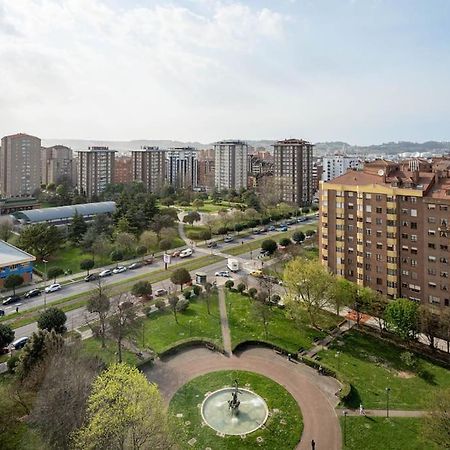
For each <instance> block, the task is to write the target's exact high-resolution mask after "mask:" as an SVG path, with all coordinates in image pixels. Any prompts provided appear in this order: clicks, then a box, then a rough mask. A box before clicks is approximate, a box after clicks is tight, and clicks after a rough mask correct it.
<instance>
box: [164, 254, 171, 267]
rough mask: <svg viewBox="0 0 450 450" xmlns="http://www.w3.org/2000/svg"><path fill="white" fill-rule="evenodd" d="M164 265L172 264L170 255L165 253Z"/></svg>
mask: <svg viewBox="0 0 450 450" xmlns="http://www.w3.org/2000/svg"><path fill="white" fill-rule="evenodd" d="M164 264H170V255H168V254H167V253H164Z"/></svg>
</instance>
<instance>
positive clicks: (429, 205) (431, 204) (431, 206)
mask: <svg viewBox="0 0 450 450" xmlns="http://www.w3.org/2000/svg"><path fill="white" fill-rule="evenodd" d="M428 209H436V205H434V204H433V203H430V204H428Z"/></svg>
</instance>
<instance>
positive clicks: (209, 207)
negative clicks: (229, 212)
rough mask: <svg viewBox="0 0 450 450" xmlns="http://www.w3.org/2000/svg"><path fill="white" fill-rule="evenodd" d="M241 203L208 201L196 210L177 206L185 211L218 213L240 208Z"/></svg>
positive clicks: (191, 207)
mask: <svg viewBox="0 0 450 450" xmlns="http://www.w3.org/2000/svg"><path fill="white" fill-rule="evenodd" d="M240 206H241V203H232V202H227V201H222V202H221V203H220V204H216V203H213V202H212V200H206V201H205V202H204V205H203V206H201V207H199V208H194V207H193V206H177V207H178V208H180V209H182V210H183V211H198V212H202V213H217V212H219V211H221V210H222V209H224V208H227V209H230V208H239V207H240Z"/></svg>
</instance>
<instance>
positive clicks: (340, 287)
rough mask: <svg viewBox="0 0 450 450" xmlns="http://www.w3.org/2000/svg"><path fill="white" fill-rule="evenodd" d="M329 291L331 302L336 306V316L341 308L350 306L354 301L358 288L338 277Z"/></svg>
mask: <svg viewBox="0 0 450 450" xmlns="http://www.w3.org/2000/svg"><path fill="white" fill-rule="evenodd" d="M331 289H332V290H331V300H332V302H333V303H334V305H335V306H336V314H337V315H339V312H340V310H341V308H342V307H343V306H350V305H352V304H353V303H354V302H355V300H356V297H357V292H358V286H357V285H356V284H355V283H352V282H351V281H348V280H346V279H345V278H342V277H338V278H337V279H336V280H335V281H334V283H333V285H332V286H331Z"/></svg>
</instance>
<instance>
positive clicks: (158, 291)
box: [155, 288, 167, 297]
mask: <svg viewBox="0 0 450 450" xmlns="http://www.w3.org/2000/svg"><path fill="white" fill-rule="evenodd" d="M166 294H167V291H166V290H165V289H163V288H160V289H156V291H155V296H156V297H163V296H164V295H166Z"/></svg>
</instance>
